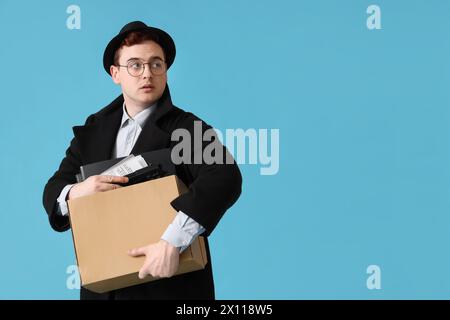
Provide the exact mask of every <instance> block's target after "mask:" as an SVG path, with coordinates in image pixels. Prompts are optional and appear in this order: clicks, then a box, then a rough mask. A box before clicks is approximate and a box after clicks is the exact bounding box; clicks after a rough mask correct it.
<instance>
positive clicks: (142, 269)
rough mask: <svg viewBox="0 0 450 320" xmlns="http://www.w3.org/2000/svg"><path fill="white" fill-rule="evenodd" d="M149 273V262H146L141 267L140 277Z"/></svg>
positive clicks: (142, 277)
mask: <svg viewBox="0 0 450 320" xmlns="http://www.w3.org/2000/svg"><path fill="white" fill-rule="evenodd" d="M147 275H148V272H147V264H144V265H143V266H142V268H141V269H139V275H138V277H139V279H141V280H142V279H144V278H145V277H146V276H147Z"/></svg>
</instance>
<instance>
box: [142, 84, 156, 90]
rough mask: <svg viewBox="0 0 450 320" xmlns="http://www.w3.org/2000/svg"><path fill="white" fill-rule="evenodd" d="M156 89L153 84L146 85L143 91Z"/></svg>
mask: <svg viewBox="0 0 450 320" xmlns="http://www.w3.org/2000/svg"><path fill="white" fill-rule="evenodd" d="M154 88H155V87H154V86H153V85H151V84H144V85H143V86H142V87H141V89H154Z"/></svg>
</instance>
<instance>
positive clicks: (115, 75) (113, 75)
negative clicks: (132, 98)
mask: <svg viewBox="0 0 450 320" xmlns="http://www.w3.org/2000/svg"><path fill="white" fill-rule="evenodd" d="M109 73H110V74H111V78H112V80H113V81H114V83H115V84H120V73H119V68H118V67H116V66H114V65H113V66H110V67H109Z"/></svg>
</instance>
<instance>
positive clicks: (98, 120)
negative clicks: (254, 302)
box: [43, 86, 242, 299]
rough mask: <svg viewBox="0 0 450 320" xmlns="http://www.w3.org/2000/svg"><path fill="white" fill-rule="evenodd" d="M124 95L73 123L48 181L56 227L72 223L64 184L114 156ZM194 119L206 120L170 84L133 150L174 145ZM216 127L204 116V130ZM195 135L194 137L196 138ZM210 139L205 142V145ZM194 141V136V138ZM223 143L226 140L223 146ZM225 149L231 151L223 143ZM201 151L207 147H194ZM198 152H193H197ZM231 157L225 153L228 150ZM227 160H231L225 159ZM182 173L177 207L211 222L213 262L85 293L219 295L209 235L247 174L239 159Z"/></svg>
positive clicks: (46, 197)
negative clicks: (179, 101)
mask: <svg viewBox="0 0 450 320" xmlns="http://www.w3.org/2000/svg"><path fill="white" fill-rule="evenodd" d="M122 104H123V96H122V95H120V96H119V97H118V98H116V99H115V100H114V101H113V102H111V104H109V105H108V106H106V107H105V108H103V109H101V110H100V111H98V112H97V113H95V114H92V115H90V116H89V117H88V118H87V120H86V123H85V125H84V126H76V127H74V128H73V132H74V138H73V139H72V141H71V143H70V146H69V148H68V149H67V151H66V156H65V158H64V159H63V160H62V162H61V164H60V166H59V169H58V171H56V172H55V174H54V175H53V176H52V177H51V178H50V179H49V181H48V182H47V184H46V185H45V189H44V194H43V203H44V207H45V210H46V211H47V214H48V218H49V221H50V225H51V226H52V228H53V229H54V230H56V231H60V232H62V231H66V230H68V229H69V228H70V224H69V218H68V217H63V216H60V215H58V214H57V213H56V208H57V200H56V199H57V198H58V196H59V194H60V193H61V191H62V189H63V188H64V186H66V185H67V184H71V183H76V180H75V174H77V173H78V172H79V168H80V166H81V165H85V164H89V163H92V162H97V161H102V160H107V159H110V158H111V154H112V151H113V146H114V143H115V137H116V135H117V132H118V130H119V126H120V122H121V119H122V113H123V109H122ZM194 121H201V120H200V119H199V118H198V117H196V116H195V115H193V114H192V113H189V112H185V111H183V110H182V109H180V108H177V107H175V106H174V105H173V104H172V101H171V98H170V93H169V88H168V87H167V86H166V90H165V91H164V94H163V95H162V97H161V98H160V100H159V102H158V106H157V108H156V110H154V111H153V112H152V113H151V115H150V117H149V119H148V121H147V122H146V124H145V125H144V128H143V129H142V132H141V134H140V136H139V138H138V140H137V142H136V144H135V145H134V147H133V150H132V151H131V153H133V154H139V153H143V152H147V151H152V150H157V149H161V148H168V147H170V148H173V147H174V145H176V144H177V143H178V142H176V141H171V134H172V132H173V131H174V130H175V129H177V128H185V129H187V130H189V132H190V133H191V136H192V137H194ZM209 128H211V127H210V126H209V125H207V124H206V123H205V122H203V121H202V130H206V129H209ZM192 140H193V139H192ZM208 143H209V142H203V148H204V147H205V146H206V145H207V144H208ZM192 145H193V142H192ZM222 147H223V146H222ZM223 150H224V155H225V154H226V153H227V151H226V148H225V147H223ZM194 152H201V150H197V151H194V148H192V153H194ZM192 158H193V154H192ZM224 158H225V156H224ZM223 163H225V161H224V162H223ZM176 172H177V176H178V177H179V178H180V179H181V180H182V181H183V182H184V183H185V184H186V185H187V186H188V187H189V191H188V192H187V193H185V194H182V195H181V196H179V197H177V198H176V199H174V200H173V201H172V202H171V205H172V206H173V207H174V209H175V210H177V211H178V210H181V211H183V212H184V213H186V214H187V215H188V216H190V217H191V218H193V219H194V220H195V221H197V222H198V223H199V224H201V225H202V226H203V227H204V228H205V230H206V231H205V233H204V234H203V235H204V236H205V237H206V238H205V240H206V241H205V243H206V249H207V255H208V264H207V266H206V268H205V269H204V270H201V271H195V272H191V273H187V274H183V275H178V276H174V277H172V278H166V279H161V280H156V281H153V282H149V283H144V284H141V285H137V286H133V287H128V288H124V289H119V290H115V291H112V292H110V293H106V294H96V293H93V292H90V291H88V290H87V289H84V288H81V298H82V299H213V298H214V281H213V275H212V267H211V255H210V252H209V245H208V241H207V236H209V235H210V234H211V232H212V231H213V230H214V228H215V227H216V225H217V223H218V222H219V220H220V219H221V217H222V216H223V214H224V213H225V211H226V210H227V209H228V208H230V207H231V206H232V205H233V204H234V203H235V202H236V200H237V199H238V197H239V195H240V193H241V184H242V176H241V173H240V171H239V168H238V166H237V165H236V164H235V163H233V164H210V165H208V164H204V163H203V164H181V165H177V166H176Z"/></svg>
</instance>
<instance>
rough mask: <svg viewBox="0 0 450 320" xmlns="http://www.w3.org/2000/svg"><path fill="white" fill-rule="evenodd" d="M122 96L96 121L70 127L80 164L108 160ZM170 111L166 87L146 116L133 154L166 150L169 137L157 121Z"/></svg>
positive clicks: (97, 116)
mask: <svg viewBox="0 0 450 320" xmlns="http://www.w3.org/2000/svg"><path fill="white" fill-rule="evenodd" d="M123 101H124V100H123V95H120V96H119V97H117V98H116V99H115V100H114V101H113V102H111V103H110V104H109V105H108V106H106V107H105V108H103V109H102V110H100V111H99V112H97V113H96V114H95V115H94V118H95V121H93V122H92V123H90V124H86V125H84V126H75V127H73V132H74V135H75V140H76V142H77V144H78V147H79V149H80V154H81V162H82V164H83V165H84V164H89V163H92V162H97V161H103V160H108V159H110V158H111V154H112V150H113V147H114V143H115V141H116V136H117V132H118V130H119V126H120V123H121V120H122V115H123V108H122V105H123ZM172 108H173V104H172V99H171V97H170V91H169V87H168V85H166V89H165V90H164V93H163V95H162V96H161V98H160V99H159V101H158V105H157V107H156V110H154V111H153V112H152V113H151V115H150V116H149V118H148V120H147V122H146V123H145V125H144V128H143V129H142V132H141V134H140V135H139V138H138V140H137V141H136V144H135V145H134V147H133V149H132V150H131V153H132V154H140V153H143V152H146V151H151V150H157V149H161V148H166V147H167V146H168V144H169V143H170V135H169V133H167V132H165V131H163V130H161V128H160V127H159V126H158V124H157V121H158V120H159V119H160V118H162V117H163V116H164V115H165V114H167V113H168V112H169V111H171V110H172Z"/></svg>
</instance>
